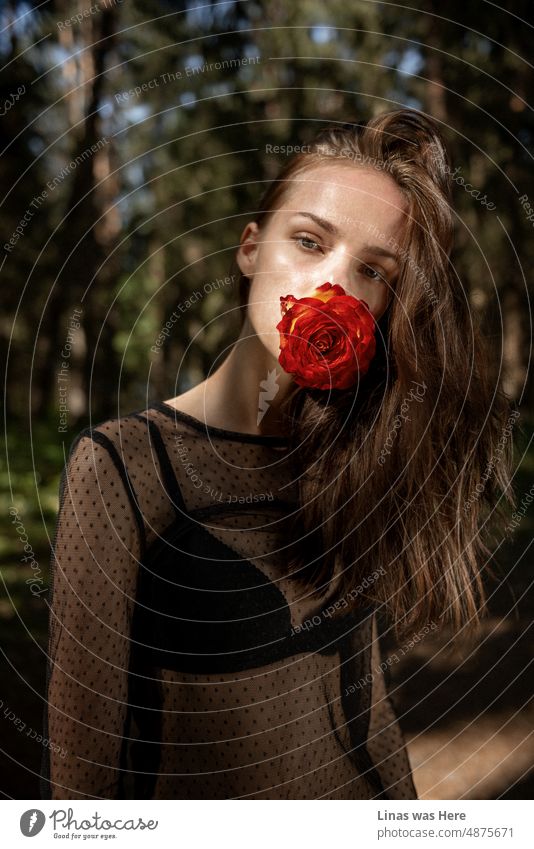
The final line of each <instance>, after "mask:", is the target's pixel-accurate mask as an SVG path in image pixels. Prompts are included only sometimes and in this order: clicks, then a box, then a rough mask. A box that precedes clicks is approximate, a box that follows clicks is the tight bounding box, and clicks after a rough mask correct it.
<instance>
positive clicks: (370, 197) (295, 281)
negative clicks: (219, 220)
mask: <svg viewBox="0 0 534 849" xmlns="http://www.w3.org/2000/svg"><path fill="white" fill-rule="evenodd" d="M407 210H408V203H407V201H406V198H405V196H404V195H403V194H402V192H401V190H400V189H399V187H398V186H397V184H396V183H395V182H394V180H393V179H392V178H391V177H390V176H389V175H387V174H385V173H383V172H380V171H377V170H375V169H367V168H363V167H354V165H351V166H347V164H334V163H322V164H318V165H316V166H314V167H313V168H310V169H309V170H307V171H305V172H303V173H301V174H299V175H298V176H297V178H296V179H295V180H294V181H293V182H292V185H291V189H290V190H289V192H288V194H287V196H286V198H285V200H284V202H283V204H282V206H281V207H280V208H279V209H277V210H276V211H275V212H274V213H273V214H272V215H271V216H270V218H269V219H268V220H267V222H266V223H264V224H263V226H262V227H261V229H260V228H258V225H257V224H256V223H255V222H249V224H247V226H246V227H245V228H244V230H243V233H242V235H241V244H240V247H239V248H238V251H237V255H236V257H237V262H238V264H239V267H240V269H241V271H242V272H243V274H245V275H246V276H247V277H249V279H250V281H251V284H250V292H249V305H248V314H247V317H248V323H249V325H250V326H251V328H252V330H253V332H255V333H256V334H257V335H258V336H259V337H260V338H261V340H262V342H263V344H264V345H265V347H266V348H267V349H268V350H269V351H270V352H271V353H272V355H273V356H274V357H278V352H279V334H278V331H277V330H276V324H277V323H278V321H279V320H280V316H281V313H280V296H281V295H288V294H291V295H294V296H295V297H296V298H303V297H310V296H311V295H312V293H313V290H314V289H315V288H316V287H317V286H320V285H321V284H322V283H325V282H326V281H329V282H330V283H332V284H334V283H337V284H339V285H341V286H343V288H344V290H345V292H346V293H347V294H348V295H353V296H354V297H356V298H360V299H362V300H364V301H365V302H366V303H367V305H368V307H369V309H370V311H371V313H372V314H373V315H374V317H375V318H376V319H378V318H380V316H381V315H383V313H384V311H385V310H386V308H387V306H388V303H389V301H390V299H391V297H392V293H393V290H394V287H395V282H396V278H397V276H398V272H399V265H398V263H397V260H396V259H395V253H396V252H397V251H398V250H399V247H398V245H399V242H400V240H401V235H402V230H403V228H404V226H405V225H406V220H407V218H406V213H407Z"/></svg>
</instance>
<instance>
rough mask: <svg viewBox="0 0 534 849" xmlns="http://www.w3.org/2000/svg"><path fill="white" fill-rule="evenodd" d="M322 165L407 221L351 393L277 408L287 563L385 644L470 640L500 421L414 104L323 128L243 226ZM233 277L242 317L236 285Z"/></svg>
mask: <svg viewBox="0 0 534 849" xmlns="http://www.w3.org/2000/svg"><path fill="white" fill-rule="evenodd" d="M334 160H335V161H336V163H337V162H341V161H343V162H346V163H347V165H350V166H351V167H362V166H363V167H367V168H369V167H372V168H377V169H382V170H384V171H386V172H387V173H388V174H389V175H390V176H391V177H392V178H393V179H394V180H395V181H396V183H397V185H398V186H399V188H400V189H401V191H402V192H403V193H404V194H405V196H406V198H407V199H408V202H409V213H408V225H407V227H406V228H405V232H404V234H403V241H402V244H398V245H397V249H398V253H399V257H400V259H401V269H400V274H399V277H398V281H397V284H396V287H395V293H394V297H393V298H392V299H391V301H390V305H389V306H388V309H387V311H386V313H385V314H384V315H383V316H382V318H381V319H380V321H379V322H378V333H377V341H378V351H377V354H376V356H375V358H374V360H373V362H372V365H371V367H370V369H369V371H368V373H367V375H366V376H365V378H363V379H362V380H361V381H360V383H359V385H358V388H357V390H343V391H337V392H336V391H332V392H328V393H326V392H324V391H317V390H308V389H303V388H300V387H296V389H295V390H294V391H293V392H292V393H291V395H290V396H289V398H288V399H287V402H286V405H285V411H286V412H287V415H288V422H289V432H290V440H291V443H292V447H294V448H295V452H294V458H295V464H296V466H297V473H298V476H299V489H300V509H299V510H298V511H297V512H296V513H295V514H294V516H293V519H292V529H293V530H292V533H293V536H292V539H294V540H295V541H296V542H297V544H295V545H290V546H289V548H288V551H289V556H288V569H289V571H290V572H291V573H292V575H293V577H294V579H295V580H298V581H300V582H302V584H303V587H305V588H307V589H308V590H311V591H312V592H313V593H314V594H317V595H318V596H322V595H324V593H325V592H331V588H332V585H333V583H334V579H335V580H336V582H337V595H338V597H339V599H340V600H341V599H345V601H344V602H343V604H342V606H341V607H340V608H339V609H340V610H341V611H342V610H344V609H345V608H346V605H347V604H362V603H365V604H367V603H369V602H371V603H372V604H376V605H377V606H378V607H382V605H383V606H384V612H385V613H387V614H388V616H389V617H391V619H392V624H393V627H394V630H395V633H396V636H397V637H400V636H401V635H403V634H404V633H406V632H408V631H413V630H417V629H419V628H421V627H424V626H427V625H428V624H429V623H435V626H437V625H443V624H447V625H450V626H452V628H453V629H454V631H455V632H456V631H458V630H459V629H461V628H463V629H464V631H463V636H465V634H466V630H467V632H468V633H471V635H473V634H474V633H476V632H477V631H478V628H479V626H480V621H481V619H482V616H483V615H484V614H485V613H487V596H486V593H485V588H484V582H483V574H484V571H487V572H489V574H491V575H492V574H493V573H492V571H491V569H490V568H489V566H487V565H486V566H484V565H483V564H484V560H485V559H486V558H488V557H489V554H490V551H489V549H488V547H487V545H486V543H485V542H484V541H483V534H482V532H481V531H482V530H483V524H484V520H485V519H486V518H487V517H488V513H489V514H491V521H492V525H493V526H495V523H496V522H498V521H504V518H505V516H504V514H505V509H504V507H503V502H504V503H505V504H506V502H507V501H508V502H512V494H511V485H510V467H511V442H512V440H511V438H508V437H509V436H510V432H511V427H510V424H513V421H512V419H513V417H514V413H512V412H511V408H510V405H509V402H508V400H507V398H506V396H505V395H504V394H503V393H502V391H501V390H500V389H499V388H498V386H496V385H492V380H491V378H490V371H489V368H488V362H489V357H488V356H487V353H485V351H484V349H483V342H482V339H481V336H480V334H479V331H478V330H477V328H476V326H475V324H474V321H473V315H472V313H471V311H470V309H469V300H468V295H467V292H466V290H465V289H464V287H463V285H462V282H461V281H460V280H459V279H458V277H457V276H456V274H455V272H454V268H453V267H452V266H451V262H450V254H451V250H452V247H453V230H454V219H453V211H452V208H451V179H450V176H449V175H450V172H451V168H450V161H449V157H448V153H447V150H446V147H445V144H444V141H443V138H442V136H441V134H440V130H439V127H438V125H437V124H436V123H435V121H433V120H432V119H431V118H429V117H428V116H426V115H424V114H423V113H421V112H418V111H417V110H412V109H399V110H395V111H392V112H386V113H384V114H381V115H379V116H378V117H375V118H373V119H371V120H370V121H368V122H367V123H366V124H361V125H357V124H356V125H352V124H345V125H333V126H327V127H325V128H323V129H322V130H321V131H320V132H319V134H318V135H316V137H315V138H314V140H313V141H312V143H311V144H310V145H308V146H307V147H306V149H305V150H304V151H303V152H299V153H297V154H295V155H294V156H293V157H292V158H291V159H289V160H288V162H287V163H286V164H285V166H284V167H283V168H282V169H281V171H280V173H279V175H278V177H277V178H276V179H275V180H272V181H271V182H270V184H269V185H268V186H267V189H266V190H265V192H264V194H263V196H262V198H261V199H260V201H259V210H258V212H257V214H256V215H255V218H254V220H255V221H256V222H257V223H258V224H259V225H260V227H261V224H262V223H264V222H265V221H266V219H267V216H269V215H270V214H272V213H273V212H274V211H275V210H276V209H277V208H278V207H279V206H280V205H281V203H283V201H284V198H285V196H286V193H287V192H288V189H289V188H290V187H291V181H292V180H293V179H294V178H295V177H296V176H297V175H300V174H301V173H302V172H304V171H306V169H308V168H310V167H314V166H316V165H317V164H318V163H322V162H328V161H334ZM233 268H234V269H235V270H236V273H237V274H238V275H239V278H240V279H239V296H240V307H241V309H242V311H243V318H244V314H245V310H246V304H247V298H248V290H249V282H250V281H249V279H248V278H247V277H246V276H244V275H242V274H241V273H240V271H239V269H238V268H237V265H236V264H235V263H234V265H233ZM503 433H504V434H505V438H504V441H503V438H502V436H503ZM506 434H507V436H506ZM498 446H500V448H499V449H498ZM488 467H490V473H489V474H486V471H487V469H488ZM481 481H484V483H483V485H481ZM336 564H338V568H336ZM377 575H379V576H380V577H378V578H376V576H377ZM437 620H440V621H437Z"/></svg>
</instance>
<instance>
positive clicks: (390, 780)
mask: <svg viewBox="0 0 534 849" xmlns="http://www.w3.org/2000/svg"><path fill="white" fill-rule="evenodd" d="M381 663H382V664H383V658H382V655H381V651H380V644H379V642H378V628H377V623H376V614H375V615H374V616H373V629H372V650H371V669H370V671H371V673H372V681H371V688H372V695H371V711H370V721H369V731H368V740H367V751H368V752H369V756H370V758H371V760H372V761H373V764H374V766H375V769H376V770H377V772H378V773H379V775H380V778H381V779H382V784H383V786H384V788H385V790H386V793H387V795H388V797H389V798H390V799H417V798H418V796H417V792H416V789H415V786H414V782H413V777H412V770H411V766H410V761H409V758H408V753H407V751H406V744H405V741H404V735H403V733H402V731H401V728H400V726H399V723H398V720H397V716H396V714H395V710H394V708H393V704H392V702H391V699H390V696H389V693H388V690H387V685H386V680H385V676H384V671H383V669H382V668H381V666H380V665H381Z"/></svg>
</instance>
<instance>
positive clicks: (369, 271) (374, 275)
mask: <svg viewBox="0 0 534 849" xmlns="http://www.w3.org/2000/svg"><path fill="white" fill-rule="evenodd" d="M363 273H364V274H365V275H366V276H367V277H369V279H370V280H384V275H383V274H381V273H380V272H379V271H377V270H376V268H373V267H372V266H371V265H364V267H363Z"/></svg>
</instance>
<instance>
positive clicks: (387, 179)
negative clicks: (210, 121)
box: [42, 109, 509, 799]
mask: <svg viewBox="0 0 534 849" xmlns="http://www.w3.org/2000/svg"><path fill="white" fill-rule="evenodd" d="M449 173H450V167H449V162H448V160H447V156H446V152H445V149H444V146H443V142H442V140H441V138H440V134H439V131H438V128H437V126H436V125H435V123H434V122H433V121H431V120H430V119H428V118H427V117H425V116H424V115H423V114H421V113H418V112H416V111H414V110H408V109H406V110H404V109H401V110H397V111H395V112H390V113H386V114H383V115H380V116H379V117H377V118H374V119H373V120H371V121H370V122H369V123H368V124H367V125H366V126H344V127H334V128H325V129H324V130H323V131H322V132H321V133H320V134H319V135H318V136H317V137H316V139H315V140H314V141H313V143H312V144H311V145H309V147H308V148H307V149H305V150H304V151H303V152H302V153H299V154H297V155H296V156H294V157H293V158H292V159H291V160H289V161H288V163H287V164H286V166H285V167H284V168H283V169H282V171H281V173H280V175H279V177H278V179H277V180H274V181H273V182H272V183H271V184H270V185H269V186H268V188H267V190H266V192H265V194H264V195H263V198H262V199H261V201H260V204H259V210H260V211H259V213H258V214H257V215H256V217H255V218H254V220H252V221H250V222H249V223H248V224H247V225H246V227H245V228H244V230H243V233H242V235H241V239H240V244H239V247H238V250H237V252H236V256H235V261H236V263H237V269H236V270H238V272H239V274H240V281H239V290H240V297H241V309H242V313H243V324H242V328H241V333H240V335H239V338H238V339H237V341H236V343H235V344H234V346H233V347H232V349H231V351H230V353H229V354H228V356H227V357H226V359H225V360H224V362H223V363H222V365H221V366H220V367H219V368H217V370H216V371H215V372H214V373H213V374H211V375H210V376H209V377H208V378H207V379H206V380H204V381H202V382H201V383H200V384H199V385H198V386H195V387H193V388H192V389H190V390H189V391H187V392H184V393H182V394H180V395H178V396H177V397H176V398H172V399H169V400H167V401H165V402H158V403H155V404H153V405H152V406H150V407H149V408H148V409H146V410H143V411H142V412H139V413H133V414H131V415H128V416H124V417H121V418H119V419H116V420H111V421H107V422H105V423H103V424H101V425H99V426H98V427H94V428H92V429H88V430H86V431H84V432H83V433H82V434H80V436H79V437H78V439H77V440H76V442H75V444H74V445H73V447H72V450H71V455H70V458H69V462H68V465H67V468H66V472H65V474H64V478H63V486H62V497H61V506H60V512H59V517H58V525H57V531H56V538H55V544H54V560H53V566H54V590H53V604H52V608H51V615H50V649H49V654H50V662H49V666H48V676H47V697H48V711H47V714H46V736H47V737H48V738H49V739H50V743H51V746H50V751H49V752H47V753H46V755H45V760H44V763H43V781H42V787H43V795H44V796H45V797H49V796H51V797H52V798H69V799H70V798H116V797H118V798H174V799H185V798H206V799H215V798H247V799H259V798H265V799H269V798H272V799H278V798H285V799H373V798H385V799H414V798H417V794H416V790H415V786H414V782H413V778H412V774H411V769H410V763H409V759H408V756H407V753H406V748H405V745H404V740H403V737H402V733H401V730H400V727H399V725H398V722H397V718H396V716H395V712H394V710H393V707H392V703H391V699H390V697H389V693H388V690H387V687H386V681H385V678H384V675H385V670H386V669H387V668H388V666H389V663H388V660H384V659H383V657H382V655H381V652H380V646H379V639H378V634H379V630H378V619H377V617H378V616H379V615H380V614H383V613H384V614H387V615H388V616H389V617H390V620H391V625H392V627H393V628H394V629H395V633H396V634H397V637H401V636H403V635H405V634H411V635H413V634H414V633H415V632H418V633H419V638H421V634H425V633H428V632H429V631H430V630H433V629H435V628H437V627H438V625H440V624H442V623H447V624H450V625H452V626H453V627H454V628H456V629H457V631H458V633H460V632H461V633H462V634H465V630H466V629H467V627H472V626H473V623H476V622H477V620H478V619H479V618H480V616H481V615H482V612H483V610H484V601H485V600H484V591H483V586H482V577H481V574H480V557H481V554H483V553H484V548H483V546H482V543H481V542H480V537H479V534H478V528H479V522H480V514H481V510H482V509H484V507H485V506H486V505H490V506H491V507H494V505H495V503H496V502H497V500H498V498H499V495H500V491H501V490H502V491H504V492H507V491H508V463H509V459H508V457H505V456H503V454H502V453H501V454H500V455H499V457H498V458H495V461H494V465H493V476H492V477H490V478H489V479H488V480H487V482H486V484H485V486H484V487H483V489H482V492H481V493H479V496H478V497H477V498H476V499H474V500H472V501H471V502H469V498H470V496H471V495H472V493H473V492H474V491H475V488H476V486H477V484H479V482H480V479H481V476H482V472H483V471H484V469H485V467H486V465H487V462H488V459H489V458H490V457H491V456H492V449H493V447H494V446H495V445H496V443H497V440H498V438H499V433H500V428H501V427H502V426H503V423H504V421H505V418H506V415H507V406H506V402H505V399H504V398H503V396H502V395H501V394H500V393H499V392H496V391H495V390H492V388H491V385H490V380H489V377H488V374H487V372H486V369H487V365H486V363H487V360H486V359H484V356H483V354H482V351H481V345H480V341H479V339H478V336H477V333H476V330H475V328H474V327H473V325H472V321H471V315H470V311H469V305H468V301H467V296H466V293H465V292H464V290H463V288H462V284H461V282H460V281H458V280H457V278H456V276H455V274H454V269H452V268H451V266H450V259H449V256H450V251H451V247H452V240H453V239H452V237H453V213H452V211H451V207H450V179H449V177H448V175H449ZM310 299H312V300H310ZM347 322H348V324H347ZM350 327H352V329H353V330H354V333H353V334H351V333H348V332H347V328H350ZM356 338H357V339H358V340H359V342H358V344H357V345H356V348H355V347H354V339H356ZM312 339H313V340H315V341H316V343H317V344H315V343H314V344H313V345H312V344H311V342H312ZM467 503H469V509H463V508H464V506H465V505H466V504H467Z"/></svg>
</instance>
